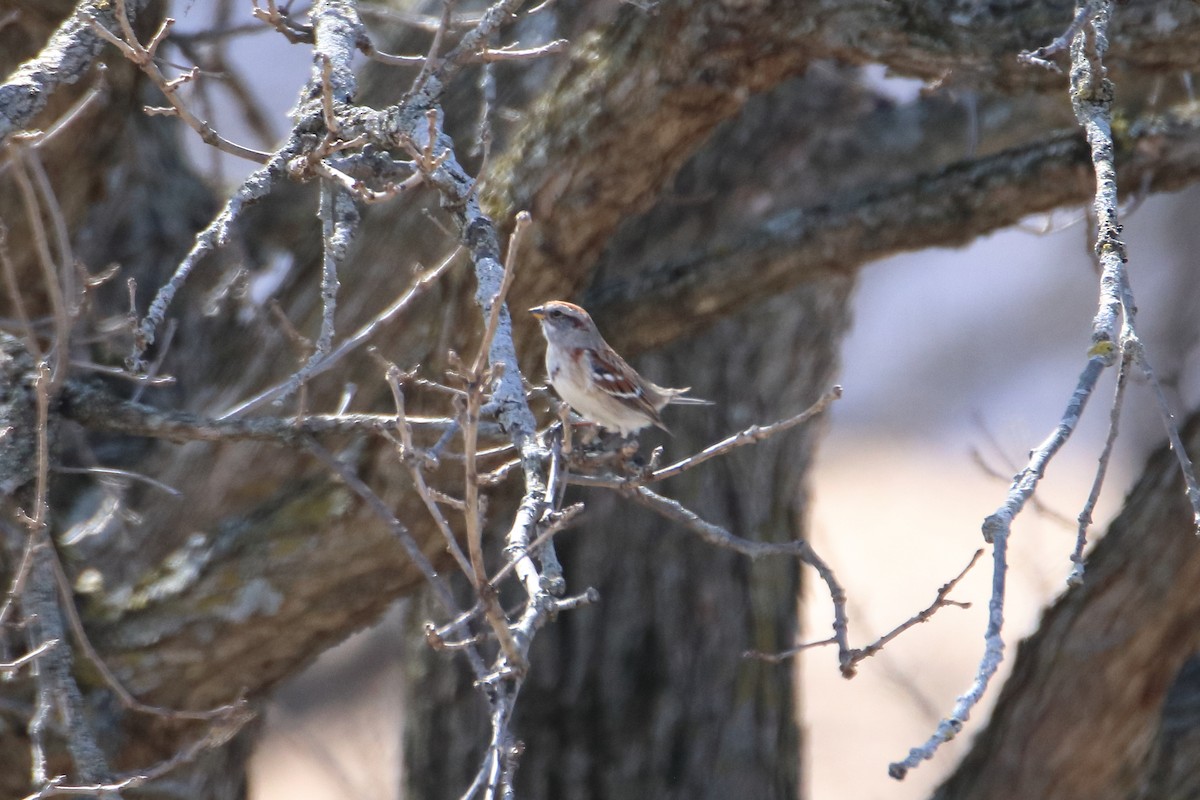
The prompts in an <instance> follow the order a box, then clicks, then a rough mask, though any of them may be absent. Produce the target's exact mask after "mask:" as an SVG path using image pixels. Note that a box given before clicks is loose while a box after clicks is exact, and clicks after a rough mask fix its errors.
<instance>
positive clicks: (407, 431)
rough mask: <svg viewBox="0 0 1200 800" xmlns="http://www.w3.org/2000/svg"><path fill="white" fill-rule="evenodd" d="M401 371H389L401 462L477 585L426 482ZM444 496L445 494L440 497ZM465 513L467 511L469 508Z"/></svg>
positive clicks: (391, 367)
mask: <svg viewBox="0 0 1200 800" xmlns="http://www.w3.org/2000/svg"><path fill="white" fill-rule="evenodd" d="M400 375H401V373H400V369H399V368H398V367H397V366H396V365H395V364H389V365H388V368H387V383H388V386H389V387H390V388H391V390H392V400H393V402H394V403H395V405H396V430H397V431H398V432H399V433H400V444H401V449H400V460H401V461H402V462H403V463H404V465H405V466H406V467H408V472H409V475H410V476H411V477H412V481H413V486H415V487H416V489H417V494H418V495H420V496H421V501H422V502H423V503H424V504H425V508H426V510H427V511H429V516H430V517H431V518H432V519H433V522H434V525H435V526H437V529H438V530H439V531H441V533H442V537H443V538H445V540H446V549H447V550H448V551H450V555H452V556H454V560H455V561H457V562H458V566H459V568H460V569H462V571H463V574H464V575H466V576H467V578H468V579H469V580H470V581H471V583H472V585H474V584H475V583H476V579H475V571H474V569H473V568H472V566H471V563H470V562H468V561H467V558H466V556H465V555H463V551H462V548H460V547H459V546H458V539H457V538H455V536H454V531H453V530H452V529H451V528H450V523H449V522H448V521H447V520H446V516H445V515H444V514H442V510H441V509H440V508H438V499H437V498H435V496H434V495H435V493H434V492H433V491H432V490H430V488H429V485H428V484H427V483H426V482H425V472H424V466H425V465H424V459H423V458H422V454H421V453H420V452H419V451H418V450H417V448H416V447H415V446H414V445H413V437H412V426H411V425H409V424H408V419H407V417H406V416H405V411H404V390H403V389H402V388H401V386H400ZM437 494H438V495H440V494H441V493H440V492H439V493H437ZM463 511H464V512H465V511H466V508H465V504H464V508H463Z"/></svg>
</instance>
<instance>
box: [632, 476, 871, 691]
mask: <svg viewBox="0 0 1200 800" xmlns="http://www.w3.org/2000/svg"><path fill="white" fill-rule="evenodd" d="M629 496H630V497H631V498H632V499H633V500H635V501H636V502H638V503H640V504H642V505H644V506H646V507H647V508H649V509H651V510H653V511H655V512H657V513H658V514H659V515H661V516H663V517H666V518H667V519H669V520H671V521H673V522H677V523H679V524H680V525H682V526H683V527H684V528H685V529H687V530H689V531H691V532H692V533H694V534H696V535H697V536H699V537H700V538H701V539H702V540H704V541H705V542H707V543H708V544H711V545H713V546H715V547H721V548H724V549H726V550H732V551H733V552H735V553H740V554H741V555H744V556H748V557H750V558H753V559H759V558H763V557H767V556H792V557H794V558H798V559H800V560H801V561H803V562H804V563H805V564H808V565H809V566H810V567H812V568H813V569H815V570H816V571H817V574H818V575H819V576H820V577H821V580H822V581H824V583H825V586H826V588H827V589H828V590H829V599H830V600H832V601H833V638H834V641H836V642H837V646H838V666H839V669H840V670H841V672H842V675H843V677H846V678H851V677H854V672H855V668H854V663H853V662H852V661H851V652H852V651H851V650H850V644H849V621H848V620H849V618H848V616H847V614H846V592H845V590H844V589H842V586H841V583H839V582H838V579H837V576H836V575H834V574H833V569H832V568H830V566H829V565H828V564H827V563H825V560H824V559H822V558H821V557H820V556H819V555H817V551H816V550H814V549H813V548H812V545H810V544H809V543H808V542H807V541H805V540H804V539H796V540H793V541H790V542H753V541H750V540H749V539H742V538H740V537H737V536H734V535H733V534H732V533H730V532H729V531H727V530H725V529H724V528H722V527H721V526H719V525H714V524H713V523H711V522H708V521H707V520H704V519H702V518H701V517H700V516H699V515H698V514H696V513H695V512H694V511H692V510H691V509H688V508H686V507H684V506H683V505H682V504H681V503H679V502H677V501H675V500H671V499H670V498H667V497H663V496H662V495H659V494H655V493H654V492H652V491H651V490H650V489H647V488H646V487H645V486H639V487H637V488H635V489H634V490H632V491H631V492H629Z"/></svg>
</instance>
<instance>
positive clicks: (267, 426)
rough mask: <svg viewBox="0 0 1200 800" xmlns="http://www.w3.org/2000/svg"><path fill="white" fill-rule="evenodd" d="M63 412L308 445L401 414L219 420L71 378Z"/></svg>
mask: <svg viewBox="0 0 1200 800" xmlns="http://www.w3.org/2000/svg"><path fill="white" fill-rule="evenodd" d="M62 413H63V414H64V415H65V416H66V417H68V418H70V419H74V420H75V421H77V422H79V423H80V424H82V425H84V426H85V427H87V428H90V429H92V430H97V431H112V432H116V433H124V434H127V435H132V436H147V437H151V438H155V439H168V440H170V441H175V442H188V441H205V442H220V441H258V442H275V443H276V444H285V445H297V444H302V441H301V440H302V439H303V437H305V436H336V435H344V434H354V433H377V434H383V433H385V432H387V431H390V430H392V429H393V428H394V426H395V424H396V416H395V414H312V415H308V416H302V417H295V418H290V419H282V418H279V417H254V418H250V419H213V418H211V417H201V416H199V415H197V414H192V413H190V412H187V411H167V410H164V409H160V408H155V407H154V406H149V405H145V404H143V403H134V402H131V401H128V400H120V399H117V398H115V397H113V396H112V395H110V394H108V393H107V392H106V391H105V390H104V389H103V388H102V387H100V386H96V385H92V384H86V383H79V382H71V383H68V384H67V386H66V387H65V388H64V391H63V405H62ZM407 420H408V424H409V425H413V426H415V427H417V428H421V429H423V430H432V431H445V430H449V429H451V428H453V427H455V426H456V425H457V423H456V422H455V421H454V420H451V419H446V418H441V417H413V416H410V417H407ZM480 433H481V434H483V435H486V436H488V437H489V438H493V437H499V436H502V435H503V432H502V431H501V430H500V428H499V426H497V425H495V424H494V423H481V424H480Z"/></svg>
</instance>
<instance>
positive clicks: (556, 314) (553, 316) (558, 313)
mask: <svg viewBox="0 0 1200 800" xmlns="http://www.w3.org/2000/svg"><path fill="white" fill-rule="evenodd" d="M562 315H563V312H562V311H560V310H558V309H557V308H556V309H554V310H553V311H551V312H550V318H551V319H562Z"/></svg>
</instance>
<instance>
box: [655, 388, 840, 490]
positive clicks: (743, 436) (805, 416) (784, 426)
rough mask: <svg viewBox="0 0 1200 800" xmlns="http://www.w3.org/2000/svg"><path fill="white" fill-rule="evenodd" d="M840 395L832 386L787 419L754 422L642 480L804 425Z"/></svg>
mask: <svg viewBox="0 0 1200 800" xmlns="http://www.w3.org/2000/svg"><path fill="white" fill-rule="evenodd" d="M841 396H842V387H841V386H834V387H833V388H832V389H830V390H829V391H827V392H825V393H824V394H822V395H821V396H820V397H819V398H817V401H816V402H815V403H813V404H812V405H811V406H809V407H808V408H806V409H805V410H804V411H801V412H800V413H799V414H797V415H796V416H794V417H789V418H788V419H785V420H781V421H779V422H775V423H772V424H770V425H752V426H751V427H749V428H747V429H746V430H744V431H742V432H740V433H735V434H734V435H733V436H729V437H727V438H725V439H722V440H721V441H719V442H717V443H716V444H711V445H709V446H708V447H706V448H704V449H703V450H701V451H700V452H699V453H696V454H695V455H692V456H688V457H687V458H685V459H682V460H681V461H677V462H675V463H674V464H671V465H669V466H666V467H663V468H662V469H657V470H655V471H654V472H652V473H650V475H649V477H648V478H647V479H646V480H645V481H639V482H645V483H650V482H654V481H661V480H664V479H666V478H672V477H674V476H676V475H678V474H680V473H681V472H686V471H687V470H689V469H691V468H692V467H695V466H698V465H700V464H703V463H704V462H705V461H708V460H709V459H710V458H716V457H717V456H719V455H723V454H725V453H728V452H729V451H730V450H733V449H734V448H737V447H744V446H745V445H748V444H754V443H755V442H761V441H762V440H763V439H769V438H770V437H772V436H775V435H776V434H779V433H783V432H784V431H786V430H790V429H791V428H794V427H796V426H797V425H802V424H804V423H805V422H808V421H809V420H810V419H812V418H813V417H815V416H817V415H818V414H821V413H823V412H824V411H825V409H827V408H829V406H830V405H831V404H832V403H833V402H834V401H835V400H838V399H839V398H841Z"/></svg>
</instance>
